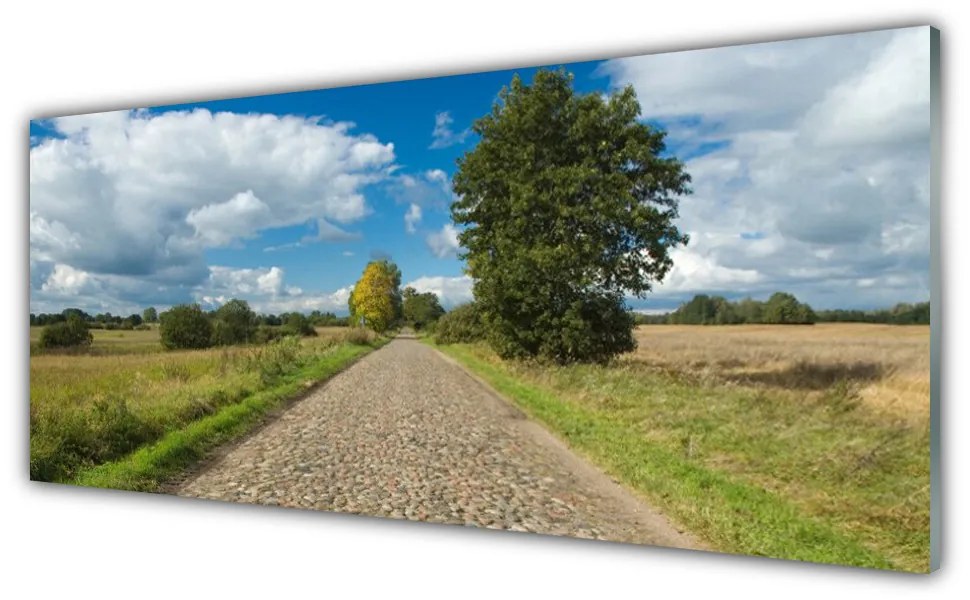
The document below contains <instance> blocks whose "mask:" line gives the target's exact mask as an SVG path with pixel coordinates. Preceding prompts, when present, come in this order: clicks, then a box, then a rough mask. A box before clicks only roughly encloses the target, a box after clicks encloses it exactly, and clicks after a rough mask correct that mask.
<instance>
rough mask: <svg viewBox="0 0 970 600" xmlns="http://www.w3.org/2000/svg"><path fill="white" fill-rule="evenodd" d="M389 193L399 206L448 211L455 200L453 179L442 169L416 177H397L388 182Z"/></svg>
mask: <svg viewBox="0 0 970 600" xmlns="http://www.w3.org/2000/svg"><path fill="white" fill-rule="evenodd" d="M387 190H388V193H389V194H390V196H391V197H392V198H394V200H395V201H396V202H397V203H399V204H413V205H416V206H418V207H423V208H433V209H436V210H446V209H448V208H449V207H450V206H451V203H452V202H453V201H454V199H455V195H454V193H453V192H452V191H451V179H450V178H449V177H448V174H447V173H445V172H444V171H442V170H441V169H429V170H427V171H422V172H420V173H417V174H415V175H408V174H403V175H396V176H394V177H392V178H390V179H389V180H388V187H387Z"/></svg>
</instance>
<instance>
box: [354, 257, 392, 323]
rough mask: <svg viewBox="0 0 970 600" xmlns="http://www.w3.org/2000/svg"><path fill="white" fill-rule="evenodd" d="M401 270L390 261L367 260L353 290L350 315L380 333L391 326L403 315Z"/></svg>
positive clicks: (355, 321)
mask: <svg viewBox="0 0 970 600" xmlns="http://www.w3.org/2000/svg"><path fill="white" fill-rule="evenodd" d="M400 287H401V270H400V269H398V267H397V265H395V264H394V263H392V262H391V261H389V260H386V259H385V260H376V261H371V262H369V263H367V266H366V267H365V268H364V274H363V275H361V277H360V280H358V281H357V284H356V285H355V286H354V289H353V291H352V292H351V293H350V318H351V322H353V323H355V324H362V325H365V326H367V327H369V328H370V329H373V330H374V331H375V332H377V333H384V332H385V331H387V330H388V329H390V328H391V327H392V326H393V325H394V324H395V323H396V322H397V321H398V319H399V318H400V316H401V290H400Z"/></svg>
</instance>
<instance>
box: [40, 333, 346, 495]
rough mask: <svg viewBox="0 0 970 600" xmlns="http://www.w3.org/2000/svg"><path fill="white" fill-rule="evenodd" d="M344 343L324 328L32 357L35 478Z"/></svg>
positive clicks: (127, 447)
mask: <svg viewBox="0 0 970 600" xmlns="http://www.w3.org/2000/svg"><path fill="white" fill-rule="evenodd" d="M126 333H127V332H126ZM139 333H141V332H139ZM341 345H346V342H343V341H342V340H340V339H337V338H335V337H334V336H329V337H320V338H313V339H312V340H304V341H301V340H298V339H296V338H284V339H282V340H280V341H278V342H275V343H273V344H268V345H266V346H254V347H235V348H217V349H209V350H200V351H186V352H161V351H159V352H154V353H147V352H136V353H112V354H106V355H71V354H42V355H37V356H32V357H31V361H30V393H31V403H30V434H31V435H30V475H31V478H32V479H35V480H42V481H69V480H71V479H72V478H74V477H75V476H76V475H77V474H78V473H79V472H80V471H82V470H84V469H87V468H90V467H92V466H94V465H98V464H101V463H104V462H108V461H112V460H116V459H118V458H120V457H122V456H125V455H127V454H129V453H131V452H133V451H134V450H136V449H137V448H140V447H142V446H144V445H145V444H148V443H150V442H153V441H156V440H158V439H160V438H161V437H162V436H163V435H165V434H166V433H168V432H171V431H174V430H177V429H179V428H181V427H184V426H185V425H186V424H187V423H190V422H192V421H195V420H198V419H200V418H203V417H206V416H208V415H213V414H215V413H217V412H218V411H220V410H221V409H222V408H224V407H226V406H229V405H233V404H237V403H239V402H241V401H242V400H243V399H245V398H247V397H248V396H251V395H253V394H255V393H257V392H259V391H261V390H266V389H269V388H272V387H273V386H274V385H276V384H277V383H278V382H279V381H281V380H282V379H283V378H284V377H285V376H287V375H289V374H292V373H295V372H299V371H300V369H302V368H304V367H305V366H307V365H309V364H311V363H314V362H319V361H320V360H322V359H323V358H324V357H325V356H326V355H328V354H330V353H332V352H334V351H335V350H336V349H337V348H338V347H339V346H341Z"/></svg>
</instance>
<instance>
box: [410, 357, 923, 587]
mask: <svg viewBox="0 0 970 600" xmlns="http://www.w3.org/2000/svg"><path fill="white" fill-rule="evenodd" d="M425 341H426V343H431V342H430V341H428V340H425ZM432 345H434V344H432ZM435 347H437V348H438V349H439V350H441V351H442V352H444V353H445V354H447V355H449V356H451V357H452V358H454V359H456V360H458V361H459V362H460V363H461V364H463V365H464V366H465V367H466V368H468V369H469V370H471V371H472V372H473V373H475V374H477V375H478V376H479V377H481V378H482V379H483V380H485V381H486V382H488V383H489V384H490V385H491V386H492V387H494V388H495V389H496V390H497V391H499V392H500V393H502V394H503V395H505V396H506V397H508V398H509V399H511V400H512V401H514V402H515V403H516V404H517V405H518V406H520V407H521V408H523V409H524V410H525V411H526V412H527V413H528V414H530V415H531V416H532V417H533V418H535V419H537V420H538V421H540V422H542V423H544V424H545V425H546V426H547V427H548V428H550V429H551V430H552V431H554V432H555V433H557V434H558V435H559V436H560V437H561V438H563V439H564V440H565V441H566V442H567V443H568V444H569V445H570V446H571V447H572V448H574V449H576V450H577V451H579V452H580V453H581V454H584V455H586V456H587V457H588V458H589V459H590V460H592V461H593V462H595V463H597V464H599V465H600V466H601V467H603V468H604V469H605V470H606V471H608V472H609V473H610V474H611V475H613V476H614V477H616V478H617V479H619V480H620V481H622V482H623V483H625V484H626V485H627V486H628V487H630V488H632V489H633V490H635V491H637V492H639V493H641V494H643V495H644V496H645V497H646V498H648V499H649V500H650V501H651V502H652V503H653V504H654V505H655V506H657V507H658V508H660V509H661V510H663V511H664V512H665V513H666V514H667V515H669V516H670V517H672V518H673V519H675V520H676V521H679V522H680V523H682V524H683V525H684V526H685V527H687V528H688V529H689V530H690V531H692V532H693V533H695V534H696V535H698V536H699V537H700V538H701V539H703V540H705V541H706V542H708V543H709V544H710V545H711V546H712V547H713V548H715V549H717V550H720V551H724V552H732V553H739V554H750V555H756V556H768V557H775V558H784V559H790V560H803V561H811V562H820V563H832V564H844V565H853V566H862V567H873V568H881V569H891V568H907V569H909V570H920V569H918V568H914V567H913V566H912V565H898V564H894V562H893V561H892V560H890V559H889V558H887V557H886V556H885V555H884V554H883V553H881V552H876V551H874V550H872V549H870V548H869V547H867V546H866V545H864V544H862V543H860V542H859V541H858V540H857V539H855V538H854V537H853V536H851V535H847V534H846V533H844V532H842V531H838V530H837V528H836V527H834V526H833V525H832V524H830V523H828V522H826V521H825V519H823V518H818V517H815V516H812V515H807V514H805V513H804V511H802V510H800V509H799V507H798V506H796V505H795V504H794V503H793V502H791V501H789V499H786V498H784V497H782V496H780V495H778V494H775V493H772V492H770V491H768V490H766V489H765V488H764V487H761V486H758V485H754V484H752V483H751V482H748V481H744V480H743V478H741V477H737V476H736V475H734V474H731V473H727V472H725V471H721V470H717V469H714V468H709V467H707V466H705V465H703V464H700V462H699V461H697V460H692V459H691V458H688V457H685V456H684V453H682V452H677V451H674V450H673V449H672V448H671V447H670V444H664V443H663V442H658V441H656V440H652V439H650V437H649V436H648V435H645V434H644V430H643V429H642V427H639V426H638V425H637V423H636V422H635V421H634V420H631V419H629V418H628V417H626V416H624V414H623V412H622V411H615V410H609V409H601V408H597V407H596V406H595V405H589V404H584V403H581V402H577V401H572V400H571V399H568V398H566V397H565V394H558V393H555V392H553V391H551V390H550V389H548V386H546V385H538V384H535V383H532V382H528V381H525V380H524V377H522V376H520V375H518V374H516V373H515V372H514V367H511V366H510V365H507V364H504V363H501V362H497V361H494V360H488V359H487V357H488V354H487V353H486V352H483V351H481V350H480V349H477V348H475V347H473V346H467V345H447V346H435ZM651 391H652V390H651V389H649V388H641V389H640V390H639V392H640V393H641V394H650V393H651Z"/></svg>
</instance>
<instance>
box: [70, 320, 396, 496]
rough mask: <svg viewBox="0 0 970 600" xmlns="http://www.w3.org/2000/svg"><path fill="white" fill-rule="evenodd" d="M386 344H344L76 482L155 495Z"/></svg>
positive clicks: (77, 477) (91, 470) (83, 476)
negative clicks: (217, 449)
mask: <svg viewBox="0 0 970 600" xmlns="http://www.w3.org/2000/svg"><path fill="white" fill-rule="evenodd" d="M387 341H388V340H386V339H383V340H378V341H374V342H372V343H371V344H369V345H355V344H349V343H344V344H341V345H338V346H334V347H332V349H331V350H330V351H328V352H326V353H325V354H324V355H323V356H321V357H319V358H318V359H317V360H313V361H311V362H309V364H306V365H305V366H303V367H302V368H300V369H297V370H295V371H292V372H289V373H286V374H284V375H282V376H280V377H279V379H278V380H277V381H276V382H275V384H274V385H273V386H272V387H270V388H267V389H265V390H262V391H260V392H257V393H255V394H252V395H250V396H248V397H246V398H245V399H243V400H242V401H241V402H238V403H236V404H232V405H229V406H226V407H224V408H223V409H221V410H219V411H218V412H216V413H214V414H212V415H209V416H207V417H203V418H201V419H199V420H196V421H193V422H191V423H189V424H188V425H186V426H185V427H182V428H180V429H177V430H174V431H171V432H169V433H168V434H166V435H165V436H164V437H162V438H161V439H160V440H159V441H158V442H156V443H154V444H150V445H147V446H144V447H142V448H139V449H138V450H136V451H135V452H133V453H132V454H130V455H128V456H126V457H124V458H122V459H121V460H117V461H113V462H109V463H105V464H102V465H99V466H96V467H93V468H90V469H87V470H84V471H82V472H80V473H79V474H78V475H77V476H76V477H75V478H74V479H73V481H72V483H75V484H78V485H83V486H90V487H100V488H111V489H123V490H135V491H143V492H152V491H157V490H158V488H159V486H160V485H162V484H163V483H164V482H165V481H166V480H169V479H171V478H173V477H174V476H175V475H177V474H178V473H180V472H182V471H183V470H184V469H185V468H187V467H189V466H190V465H192V464H193V463H195V462H197V461H198V460H200V459H202V458H203V457H204V456H205V455H206V454H207V453H208V452H210V451H211V450H212V449H214V448H215V447H217V446H219V445H221V444H224V443H226V442H229V441H231V440H233V439H235V438H237V437H240V436H241V435H243V434H245V433H247V432H248V431H250V430H251V429H252V428H253V427H255V426H256V425H258V424H259V423H261V422H262V420H263V418H264V417H265V415H266V414H267V413H269V412H270V411H272V410H274V409H276V408H279V407H280V406H282V405H283V404H284V403H285V402H286V401H287V400H290V399H292V398H294V397H296V396H298V395H299V394H300V393H301V392H303V391H305V390H306V389H307V387H308V385H307V384H308V383H310V382H319V381H323V380H326V379H329V378H330V377H332V376H333V375H335V374H336V373H338V372H340V371H341V370H342V369H344V368H345V367H346V366H348V365H349V364H350V363H352V362H353V361H354V360H356V359H357V358H360V357H361V356H363V355H364V354H367V353H368V352H370V351H371V350H373V349H375V348H378V347H380V346H382V345H383V344H384V343H386V342H387Z"/></svg>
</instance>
